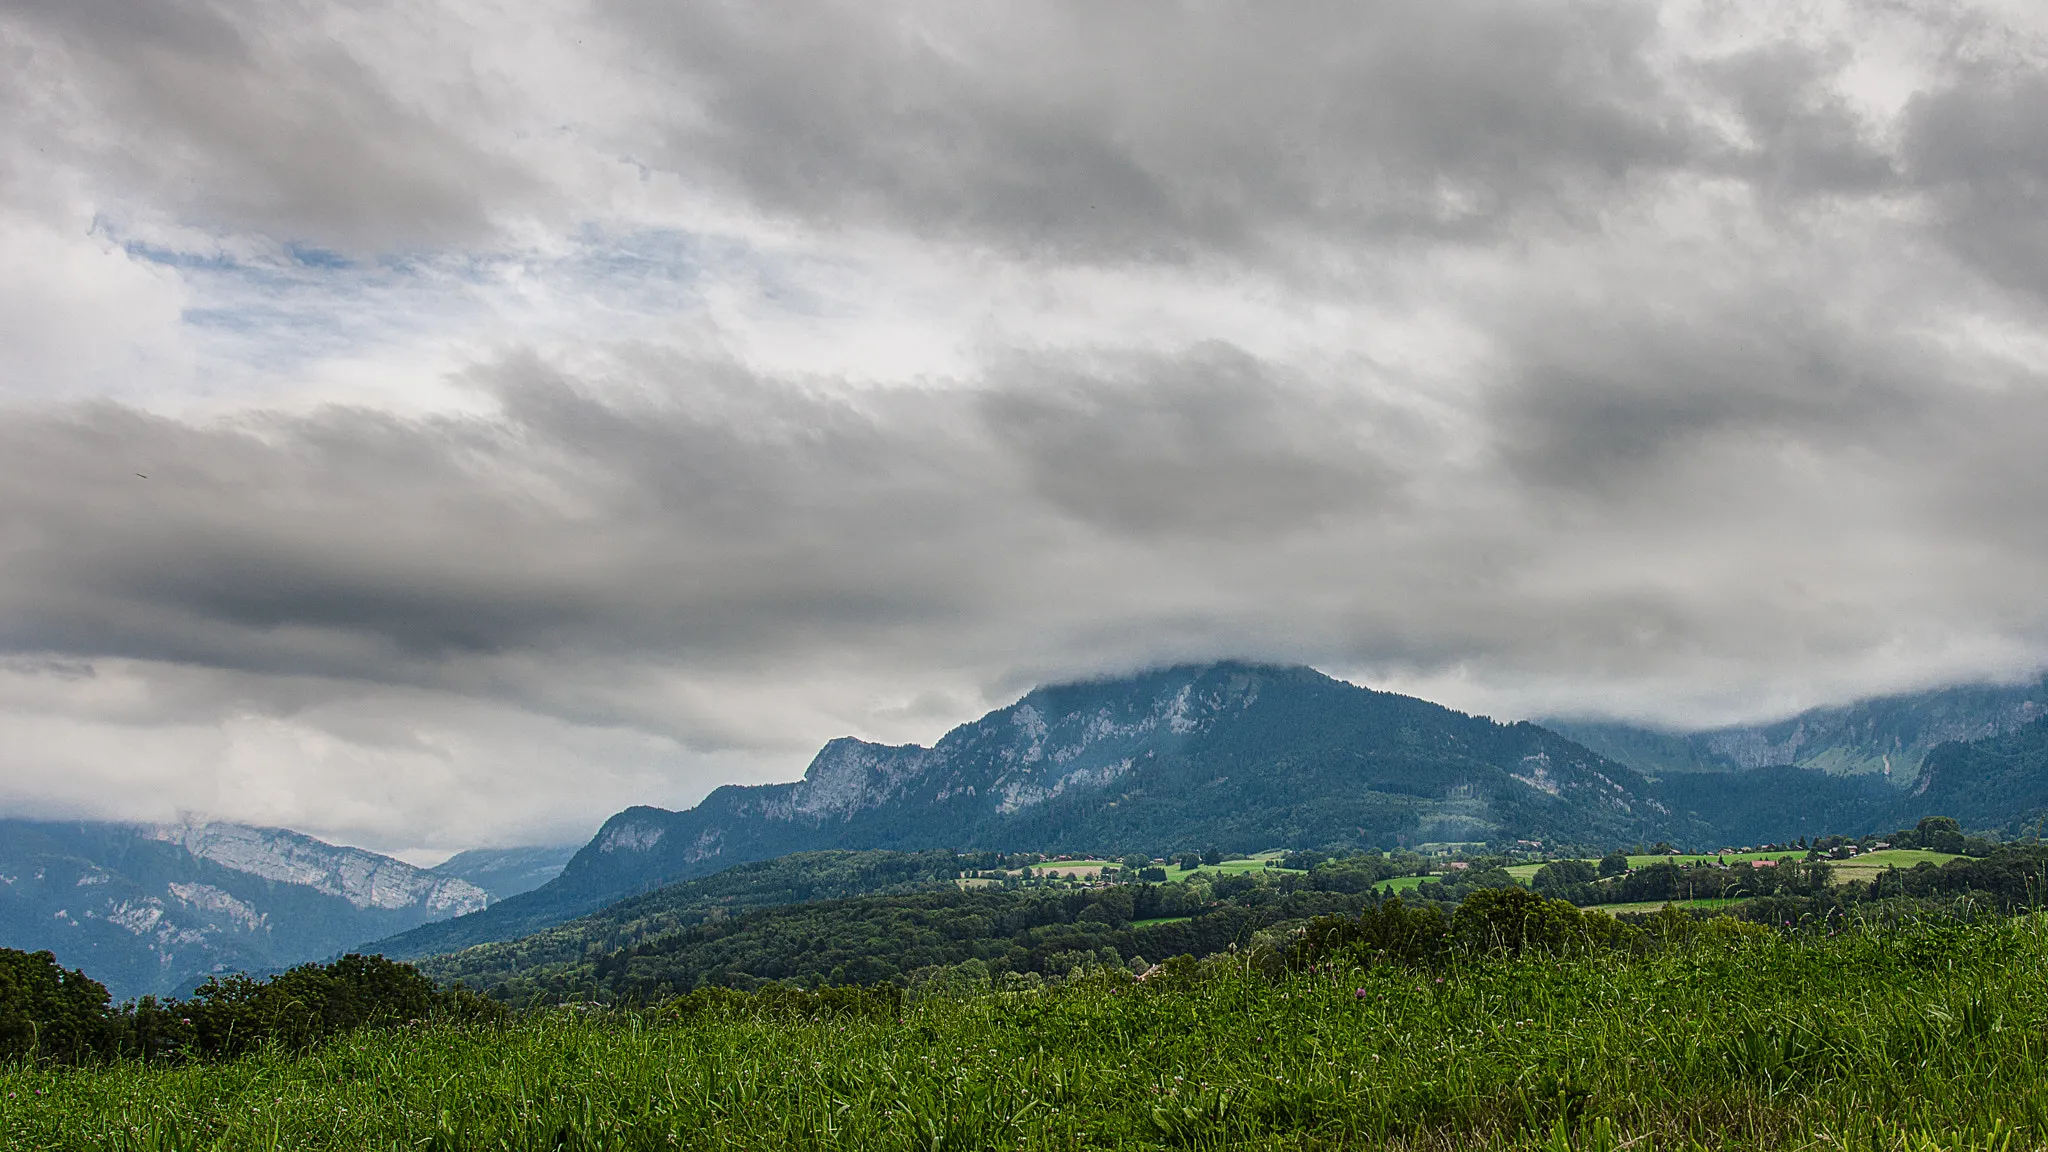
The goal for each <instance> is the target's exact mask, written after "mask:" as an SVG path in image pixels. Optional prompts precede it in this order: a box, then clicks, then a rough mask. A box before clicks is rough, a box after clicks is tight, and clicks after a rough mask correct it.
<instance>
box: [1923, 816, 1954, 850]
mask: <svg viewBox="0 0 2048 1152" xmlns="http://www.w3.org/2000/svg"><path fill="white" fill-rule="evenodd" d="M1913 831H1914V832H1915V833H1916V834H1917V838H1918V839H1919V841H1920V846H1921V847H1922V848H1929V849H1932V850H1934V851H1936V852H1950V853H1954V854H1956V855H1961V854H1962V851H1963V848H1964V844H1963V826H1962V825H1961V824H1958V823H1956V820H1955V817H1953V816H1923V817H1921V819H1920V823H1918V824H1915V825H1914V826H1913Z"/></svg>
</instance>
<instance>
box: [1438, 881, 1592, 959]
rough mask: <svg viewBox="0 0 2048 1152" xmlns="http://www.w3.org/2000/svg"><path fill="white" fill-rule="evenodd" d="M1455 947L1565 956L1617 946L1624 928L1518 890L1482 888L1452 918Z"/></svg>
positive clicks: (1566, 905)
mask: <svg viewBox="0 0 2048 1152" xmlns="http://www.w3.org/2000/svg"><path fill="white" fill-rule="evenodd" d="M1451 930H1452V932H1453V933H1454V934H1455V936H1456V938H1457V942H1458V946H1459V947H1460V948H1461V949H1463V950H1464V951H1466V952H1469V953H1474V954H1486V953H1505V954H1507V955H1509V956H1519V955H1521V954H1522V953H1523V952H1552V953H1556V952H1567V951H1576V950H1579V949H1583V948H1587V947H1591V946H1595V945H1601V944H1607V943H1613V942H1618V940H1619V938H1620V937H1622V936H1624V935H1626V934H1627V932H1628V929H1626V928H1624V927H1622V926H1621V925H1620V924H1618V923H1616V922H1615V920H1614V919H1613V918H1612V917H1610V916H1603V915H1601V914H1600V913H1597V912H1581V911H1579V910H1578V909H1577V908H1574V907H1572V905H1570V904H1568V903H1566V902H1565V901H1563V900H1552V899H1550V898H1548V897H1545V896H1541V895H1538V894H1537V893H1534V892H1531V891H1529V890H1527V889H1524V888H1482V889H1479V890H1478V891H1475V892H1473V893H1472V894H1471V895H1470V896H1467V897H1465V902H1464V903H1462V904H1460V905H1458V911H1457V914H1456V915H1455V916H1453V917H1452V921H1451Z"/></svg>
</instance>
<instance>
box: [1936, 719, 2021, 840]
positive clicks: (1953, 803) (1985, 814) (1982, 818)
mask: <svg viewBox="0 0 2048 1152" xmlns="http://www.w3.org/2000/svg"><path fill="white" fill-rule="evenodd" d="M1905 803H1906V804H1908V805H1910V806H1911V807H1912V808H1913V809H1915V810H1919V811H1926V812H1930V813H1940V814H1941V815H1944V816H1953V817H1955V818H1956V819H1957V820H1959V821H1961V822H1962V825H1963V826H1964V827H1965V828H1970V829H1981V830H1986V831H1994V832H1998V833H2000V834H2002V835H2005V836H2010V837H2017V836H2039V835H2041V832H2042V829H2043V827H2044V825H2048V719H2041V720H2036V721H2034V722H2033V723H2031V724H2028V725H2026V726H2024V727H2022V728H2018V729H2015V730H2013V731H2011V732H2007V733H2004V734H2002V735H1998V736H1992V737H1988V738H1986V739H1983V740H1972V741H1970V742H1969V743H1951V744H1943V745H1940V746H1939V747H1937V748H1935V749H1934V750H1933V751H1931V752H1929V753H1928V754H1927V759H1926V761H1925V763H1924V764H1923V765H1922V767H1921V770H1920V782H1919V783H1918V784H1917V785H1915V786H1914V788H1913V789H1912V792H1911V794H1910V796H1909V797H1908V799H1907V800H1906V801H1905Z"/></svg>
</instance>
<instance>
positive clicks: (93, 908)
mask: <svg viewBox="0 0 2048 1152" xmlns="http://www.w3.org/2000/svg"><path fill="white" fill-rule="evenodd" d="M489 903H490V896H489V894H488V893H487V892H485V891H484V890H483V889H482V888H480V887H478V886H477V885H475V884H472V883H470V882H468V881H466V880H462V879H459V878H454V877H446V876H436V875H434V874H432V873H430V872H428V871H426V870H424V869H419V868H415V867H413V866H412V865H410V864H406V863H405V862H403V861H400V860H394V859H391V858H390V857H388V856H381V855H378V854H377V853H374V852H368V851H365V850H363V849H360V848H347V847H342V846H339V845H334V844H328V843H325V842H323V841H320V840H316V839H314V838H313V837H311V836H306V835H303V834H300V833H297V832H291V831H288V830H285V829H281V828H255V827H250V826H247V825H241V824H228V823H182V824H164V825H154V824H116V823H95V822H56V821H33V820H0V946H5V947H10V948H20V949H24V950H27V951H36V950H40V949H45V948H47V949H49V950H50V951H52V952H54V953H56V955H57V958H58V960H59V961H60V962H62V963H63V964H65V965H67V966H71V967H81V968H84V969H85V970H86V971H87V972H88V973H90V974H91V975H92V976H93V978H94V979H96V980H99V981H100V982H101V983H103V984H105V985H106V986H107V988H108V989H109V990H110V991H111V992H113V994H114V995H115V996H116V997H119V998H124V999H125V998H128V997H133V996H140V995H146V994H168V993H175V992H178V991H180V990H182V989H184V988H186V987H188V986H190V985H191V984H192V983H193V982H194V981H196V980H198V979H201V978H203V977H205V976H206V975H209V974H211V973H214V972H220V971H229V970H249V971H261V970H265V969H271V968H279V967H284V966H287V965H291V964H296V963H300V962H302V961H307V960H314V959H321V958H324V957H327V956H330V955H333V954H335V953H337V952H340V951H342V950H344V949H347V948H349V947H350V946H352V945H355V944H358V943H360V942H361V941H363V940H365V939H370V938H374V937H377V936H383V935H388V934H390V933H392V932H397V931H402V930H404V929H406V928H410V927H413V926H415V925H417V924H420V923H423V922H425V921H428V920H434V919H441V918H445V917H450V916H457V915H461V914H463V913H466V912H476V911H480V910H482V909H483V908H485V907H486V906H487V905H488V904H489Z"/></svg>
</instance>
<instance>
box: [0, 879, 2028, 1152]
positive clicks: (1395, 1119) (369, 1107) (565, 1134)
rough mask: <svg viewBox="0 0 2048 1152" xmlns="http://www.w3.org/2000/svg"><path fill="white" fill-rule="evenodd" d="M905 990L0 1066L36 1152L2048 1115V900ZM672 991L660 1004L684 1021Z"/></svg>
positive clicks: (1820, 1127)
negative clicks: (1311, 968)
mask: <svg viewBox="0 0 2048 1152" xmlns="http://www.w3.org/2000/svg"><path fill="white" fill-rule="evenodd" d="M1211 973H1212V974H1210V975H1208V976H1194V977H1187V978H1176V977H1162V978H1158V979H1155V980H1153V981H1152V982H1150V983H1147V984H1142V985H1140V984H1134V983H1132V982H1131V981H1129V979H1128V978H1122V979H1117V980H1112V979H1109V978H1101V979H1098V980H1094V981H1084V982H1081V983H1077V984H1070V985H1066V986H1052V987H1048V988H1044V989H1037V990H1025V991H1017V992H987V991H984V992H980V993H963V994H958V995H956V996H952V997H932V998H928V999H925V1000H922V1001H918V1002H915V1003H913V1004H911V1005H909V1006H907V1007H906V1008H905V1009H904V1010H903V1012H902V1015H901V1016H900V1017H897V1016H894V1015H882V1016H865V1017H862V1016H856V1017H823V1018H818V1019H799V1018H794V1017H788V1016H782V1017H777V1016H773V1015H763V1014H759V1013H758V1012H749V1011H742V1012H739V1013H736V1014H732V1015H719V1016H709V1017H700V1018H698V1019H695V1020H689V1021H683V1022H674V1023H668V1024H661V1023H658V1022H656V1021H655V1020H650V1019H645V1018H640V1017H627V1016H617V1017H602V1016H599V1017H588V1018H579V1017H577V1016H575V1015H573V1014H570V1013H553V1014H550V1015H546V1016H540V1017H531V1018H527V1019H525V1020H523V1021H520V1022H517V1023H515V1024H512V1025H510V1026H507V1027H506V1028H504V1029H503V1030H502V1031H495V1030H474V1031H465V1030H461V1029H455V1028H426V1029H417V1030H405V1031H396V1032H383V1033H364V1034H358V1035H355V1036H353V1037H350V1038H346V1039H344V1040H341V1041H338V1042H335V1043H333V1044H331V1045H329V1046H328V1047H325V1048H322V1049H317V1050H315V1051H313V1052H311V1053H309V1054H306V1055H302V1056H290V1055H285V1054H281V1053H268V1054H264V1055H259V1056H256V1057H251V1058H247V1059H243V1060H240V1061H237V1062H234V1063H230V1064H225V1065H216V1066H208V1065H191V1066H185V1067H149V1066H143V1065H138V1064H123V1065H117V1066H114V1067H110V1068H99V1069H86V1070H78V1071H63V1070H11V1071H0V1131H4V1132H5V1133H6V1138H7V1146H8V1147H9V1148H10V1149H22V1150H43V1149H67V1150H68V1149H103V1150H107V1152H141V1150H145V1149H147V1150H151V1152H157V1150H167V1149H200V1148H204V1149H224V1150H230V1152H239V1150H243V1149H309V1150H321V1152H327V1150H333V1152H341V1150H347V1152H356V1150H359V1149H393V1148H403V1149H435V1150H438V1152H467V1150H471V1149H476V1150H481V1149H544V1148H545V1149H581V1150H595V1149H656V1148H663V1149H666V1148H687V1149H762V1148H777V1149H798V1150H805V1149H873V1150H904V1152H908V1150H910V1149H924V1150H928V1149H934V1148H936V1149H952V1150H960V1152H964V1150H968V1149H983V1148H989V1149H1030V1150H1051V1149H1082V1148H1107V1149H1164V1148H1180V1147H1193V1148H1261V1149H1268V1148H1270V1149H1292V1150H1297V1152H1307V1150H1330V1152H1334V1150H1336V1149H1355V1148H1375V1147H1395V1148H1409V1149H1420V1148H1428V1149H1444V1150H1448V1149H1470V1148H1494V1149H1510V1148H1512V1149H1532V1150H1533V1149H1601V1150H1619V1149H1623V1148H1628V1149H1637V1150H1649V1149H1663V1150H1674V1149H1701V1148H1713V1149H1830V1150H1835V1149H1848V1150H1857V1149H1869V1150H1877V1149H1884V1150H1895V1152H1925V1150H1927V1149H1965V1148H1968V1149H1991V1148H1997V1149H2002V1150H2016V1149H2023V1148H2037V1147H2040V1146H2042V1144H2043V1142H2044V1139H2048V1077H2043V1076H2041V1075H2040V1068H2041V1066H2042V1061H2043V1059H2044V1058H2048V1032H2044V1025H2048V925H2044V924H2043V922H2042V920H2041V919H2039V918H2029V919H2025V920H2020V921H2014V922H2008V923H2003V924H1993V925H1987V926H1978V927H1972V928H1959V927H1909V928H1904V929H1898V930H1893V931H1889V932H1877V933H1865V932H1861V931H1849V932H1847V933H1844V934H1842V935H1838V936H1834V937H1821V938H1805V939H1786V938H1782V937H1778V936H1775V935H1768V934H1767V935H1764V936H1763V937H1761V938H1752V939H1736V940H1727V939H1720V940H1716V941H1714V942H1701V943H1697V944H1690V945H1678V946H1674V947H1673V948H1672V949H1671V950H1670V951H1667V952H1663V953H1660V954H1653V955H1649V956H1640V957H1635V958H1630V957H1628V956H1626V955H1625V954H1620V953H1601V954H1597V955H1592V956H1587V957H1582V958H1576V959H1571V958H1548V957H1544V958H1527V959H1522V960H1507V959H1495V960H1484V961H1475V962H1468V963H1466V964H1464V965H1462V966H1458V967H1453V968H1451V969H1449V970H1447V971H1445V972H1443V973H1442V974H1441V977H1440V978H1439V976H1438V975H1436V974H1432V973H1429V972H1426V971H1418V970H1410V969H1404V968H1398V967H1387V966H1383V967H1378V968H1374V969H1372V970H1370V971H1358V970H1337V971H1325V972H1320V973H1305V974H1299V975H1294V976H1289V977H1283V978H1278V979H1273V980H1269V979H1266V978H1264V977H1261V976H1258V975H1257V974H1255V973H1251V972H1247V971H1245V970H1244V969H1243V968H1241V967H1237V966H1235V965H1234V964H1229V963H1225V964H1218V965H1214V966H1212V968H1211ZM657 1019H658V1018H657Z"/></svg>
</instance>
